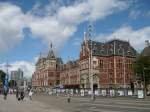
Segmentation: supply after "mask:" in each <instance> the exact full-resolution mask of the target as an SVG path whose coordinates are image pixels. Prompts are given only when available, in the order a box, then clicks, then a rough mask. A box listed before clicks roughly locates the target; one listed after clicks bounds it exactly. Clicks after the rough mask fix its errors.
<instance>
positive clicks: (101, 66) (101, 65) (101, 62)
mask: <svg viewBox="0 0 150 112" xmlns="http://www.w3.org/2000/svg"><path fill="white" fill-rule="evenodd" d="M99 66H100V68H102V69H103V60H100V64H99Z"/></svg>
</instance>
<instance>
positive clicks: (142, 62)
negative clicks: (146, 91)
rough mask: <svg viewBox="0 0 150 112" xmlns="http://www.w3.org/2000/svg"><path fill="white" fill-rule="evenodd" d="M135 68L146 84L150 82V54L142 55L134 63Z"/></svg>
mask: <svg viewBox="0 0 150 112" xmlns="http://www.w3.org/2000/svg"><path fill="white" fill-rule="evenodd" d="M134 70H135V73H136V74H137V76H138V77H139V78H140V79H141V81H142V82H144V81H145V86H147V84H150V56H143V55H140V56H139V57H138V58H137V59H136V62H135V64H134Z"/></svg>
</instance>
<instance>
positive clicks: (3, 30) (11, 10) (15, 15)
mask: <svg viewBox="0 0 150 112" xmlns="http://www.w3.org/2000/svg"><path fill="white" fill-rule="evenodd" d="M24 25H25V24H24V14H23V13H22V11H21V10H20V8H19V7H17V6H15V5H11V4H7V3H6V4H4V3H3V4H0V52H1V51H2V52H3V51H6V50H8V49H9V48H11V47H12V46H13V45H15V44H17V43H19V42H20V41H21V39H22V38H23V35H22V29H23V27H24Z"/></svg>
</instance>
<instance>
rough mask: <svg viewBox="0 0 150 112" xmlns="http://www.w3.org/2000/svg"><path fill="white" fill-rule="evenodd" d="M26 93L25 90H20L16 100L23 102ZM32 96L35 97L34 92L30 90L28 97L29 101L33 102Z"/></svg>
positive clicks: (17, 92)
mask: <svg viewBox="0 0 150 112" xmlns="http://www.w3.org/2000/svg"><path fill="white" fill-rule="evenodd" d="M25 95H26V93H25V92H24V90H18V89H17V91H16V98H17V99H18V101H20V100H23V99H24V97H25ZM32 95H33V91H32V90H31V89H30V90H29V91H28V96H29V99H30V100H32Z"/></svg>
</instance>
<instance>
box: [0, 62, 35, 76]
mask: <svg viewBox="0 0 150 112" xmlns="http://www.w3.org/2000/svg"><path fill="white" fill-rule="evenodd" d="M9 65H10V67H9V69H8V70H9V73H10V72H11V71H14V70H18V69H19V68H20V69H21V70H23V73H24V77H28V78H29V77H31V76H32V74H33V72H34V70H35V66H34V63H32V62H28V61H15V62H12V63H9ZM0 67H1V69H2V70H4V71H5V72H6V70H7V69H6V63H2V64H0Z"/></svg>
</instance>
